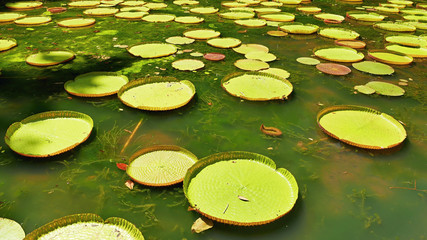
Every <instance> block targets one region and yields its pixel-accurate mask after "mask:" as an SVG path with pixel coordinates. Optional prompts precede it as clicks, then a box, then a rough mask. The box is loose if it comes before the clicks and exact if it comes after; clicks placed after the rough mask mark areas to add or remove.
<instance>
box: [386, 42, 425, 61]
mask: <svg viewBox="0 0 427 240" xmlns="http://www.w3.org/2000/svg"><path fill="white" fill-rule="evenodd" d="M385 48H386V49H387V50H390V51H394V52H399V53H402V54H406V55H408V56H411V57H414V58H426V57H427V47H407V46H401V45H398V44H392V45H388V46H386V47H385Z"/></svg>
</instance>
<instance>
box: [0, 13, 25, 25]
mask: <svg viewBox="0 0 427 240" xmlns="http://www.w3.org/2000/svg"><path fill="white" fill-rule="evenodd" d="M25 16H27V14H23V13H15V12H3V13H0V23H4V22H13V21H15V20H16V19H18V18H23V17H25Z"/></svg>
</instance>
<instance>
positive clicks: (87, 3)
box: [68, 0, 101, 8]
mask: <svg viewBox="0 0 427 240" xmlns="http://www.w3.org/2000/svg"><path fill="white" fill-rule="evenodd" d="M99 4H101V2H100V1H93V0H92V1H81V0H80V1H72V2H69V3H68V6H70V7H82V8H85V7H96V6H98V5H99Z"/></svg>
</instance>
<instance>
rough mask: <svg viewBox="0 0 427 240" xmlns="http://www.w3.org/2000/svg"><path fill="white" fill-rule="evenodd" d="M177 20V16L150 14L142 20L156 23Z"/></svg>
mask: <svg viewBox="0 0 427 240" xmlns="http://www.w3.org/2000/svg"><path fill="white" fill-rule="evenodd" d="M174 19H175V15H172V14H148V15H145V16H144V17H142V20H144V21H147V22H154V23H159V22H160V23H163V22H170V21H173V20H174Z"/></svg>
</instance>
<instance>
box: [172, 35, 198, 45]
mask: <svg viewBox="0 0 427 240" xmlns="http://www.w3.org/2000/svg"><path fill="white" fill-rule="evenodd" d="M165 41H166V42H167V43H171V44H178V45H181V44H191V43H193V42H194V41H195V40H194V39H192V38H188V37H181V36H173V37H168V38H167V39H166V40H165Z"/></svg>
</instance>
